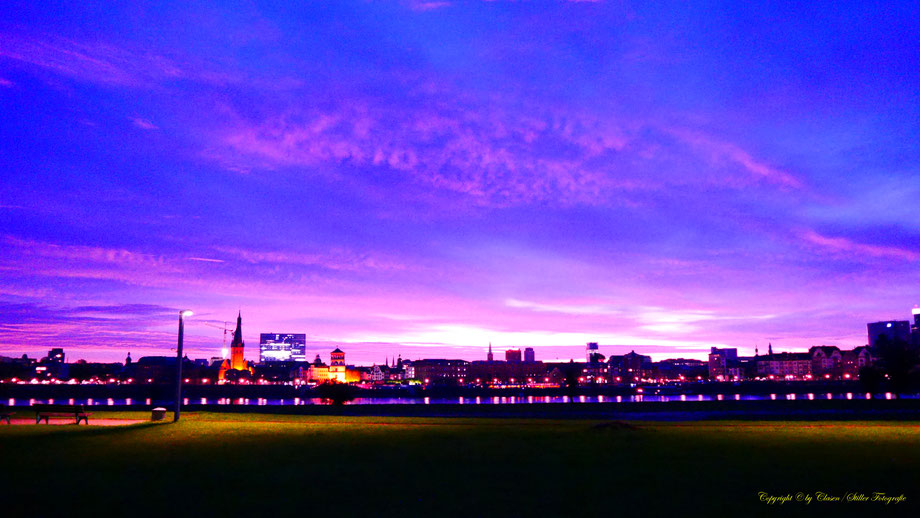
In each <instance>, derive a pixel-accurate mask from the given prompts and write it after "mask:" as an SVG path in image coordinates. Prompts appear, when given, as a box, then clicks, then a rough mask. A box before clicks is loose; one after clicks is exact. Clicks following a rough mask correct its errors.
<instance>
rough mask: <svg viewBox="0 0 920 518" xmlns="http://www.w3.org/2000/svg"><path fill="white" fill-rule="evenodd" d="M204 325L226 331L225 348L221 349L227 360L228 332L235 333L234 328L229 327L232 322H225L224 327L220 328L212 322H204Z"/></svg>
mask: <svg viewBox="0 0 920 518" xmlns="http://www.w3.org/2000/svg"><path fill="white" fill-rule="evenodd" d="M202 324H204V325H206V326H208V327H214V328H217V329H222V330H223V331H224V346H223V347H222V348H221V350H220V353H221V355H223V357H224V359H226V358H227V332H228V331H229V332H233V331H234V329H233V328H231V327H228V326H229V325H230V322H224V325H222V326H219V325H217V324H212V323H210V322H202Z"/></svg>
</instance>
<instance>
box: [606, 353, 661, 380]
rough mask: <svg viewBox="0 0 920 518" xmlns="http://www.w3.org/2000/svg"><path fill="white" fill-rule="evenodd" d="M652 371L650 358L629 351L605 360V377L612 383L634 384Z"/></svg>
mask: <svg viewBox="0 0 920 518" xmlns="http://www.w3.org/2000/svg"><path fill="white" fill-rule="evenodd" d="M651 371H652V357H651V356H645V355H643V354H639V353H637V352H636V351H630V352H628V353H626V354H623V355H611V356H610V358H609V359H608V360H607V376H608V377H609V378H610V381H611V382H612V383H636V382H637V381H639V380H641V379H643V378H646V377H648V375H649V374H650V373H651Z"/></svg>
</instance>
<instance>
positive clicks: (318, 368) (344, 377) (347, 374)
mask: <svg viewBox="0 0 920 518" xmlns="http://www.w3.org/2000/svg"><path fill="white" fill-rule="evenodd" d="M305 376H306V378H307V380H308V381H311V382H314V383H324V382H327V381H334V382H337V383H357V382H359V381H361V372H360V371H359V370H358V369H355V368H350V367H348V366H347V365H345V352H344V351H342V350H341V349H339V348H336V349H335V350H334V351H332V353H331V354H330V362H329V365H326V364H325V363H323V361H322V360H321V359H320V357H319V355H318V354H317V355H316V359H315V360H313V363H311V364H310V368H309V369H307V371H306V372H305Z"/></svg>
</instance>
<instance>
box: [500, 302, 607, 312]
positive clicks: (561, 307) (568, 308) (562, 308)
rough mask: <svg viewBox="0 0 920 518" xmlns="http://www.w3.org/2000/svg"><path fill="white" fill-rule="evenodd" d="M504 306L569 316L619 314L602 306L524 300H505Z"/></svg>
mask: <svg viewBox="0 0 920 518" xmlns="http://www.w3.org/2000/svg"><path fill="white" fill-rule="evenodd" d="M505 305H506V306H508V307H512V308H523V309H529V310H532V311H539V312H549V313H565V314H569V315H615V314H618V313H620V311H619V310H617V309H614V308H612V307H610V306H606V305H603V304H588V305H568V304H544V303H539V302H528V301H526V300H518V299H507V300H506V301H505Z"/></svg>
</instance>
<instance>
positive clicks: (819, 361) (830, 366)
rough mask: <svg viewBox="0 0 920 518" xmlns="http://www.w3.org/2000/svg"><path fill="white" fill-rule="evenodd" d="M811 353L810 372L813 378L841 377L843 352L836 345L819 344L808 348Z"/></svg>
mask: <svg viewBox="0 0 920 518" xmlns="http://www.w3.org/2000/svg"><path fill="white" fill-rule="evenodd" d="M808 354H810V355H811V374H812V376H814V377H815V378H824V379H840V378H842V377H843V354H842V353H841V352H840V349H839V348H838V347H835V346H833V345H821V346H818V347H811V348H810V349H808Z"/></svg>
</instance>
